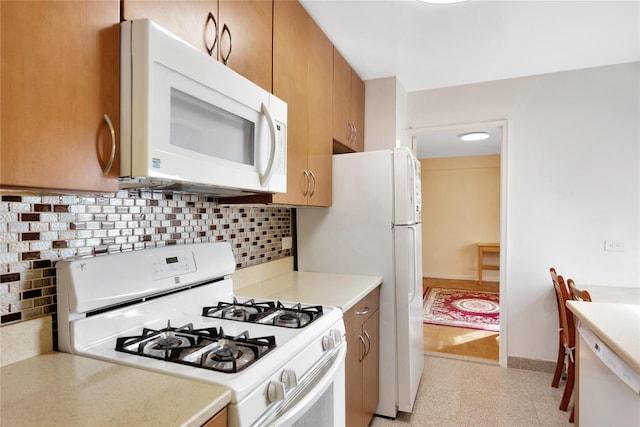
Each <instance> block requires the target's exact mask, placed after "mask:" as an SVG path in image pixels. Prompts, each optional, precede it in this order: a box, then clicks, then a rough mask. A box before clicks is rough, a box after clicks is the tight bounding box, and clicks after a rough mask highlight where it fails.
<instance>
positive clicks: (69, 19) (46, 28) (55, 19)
mask: <svg viewBox="0 0 640 427" xmlns="http://www.w3.org/2000/svg"><path fill="white" fill-rule="evenodd" d="M0 15H1V63H2V82H1V91H2V92H1V95H0V96H1V100H0V102H1V104H2V111H1V113H0V114H1V115H0V128H1V131H0V138H1V139H0V159H1V160H0V186H1V187H2V188H16V187H18V188H34V189H47V190H64V191H88V192H114V191H117V189H118V180H117V177H118V174H119V161H118V158H119V152H113V151H112V149H113V148H114V147H115V148H116V149H117V143H114V141H113V140H112V138H111V132H110V129H109V127H108V124H107V121H106V120H105V119H104V115H105V114H106V115H107V116H108V117H109V120H110V121H111V123H112V125H113V129H114V130H115V137H116V139H117V137H118V135H119V132H118V130H119V108H120V105H119V99H120V96H119V93H120V92H119V91H120V89H119V77H120V75H119V66H120V65H119V64H120V36H119V35H120V30H119V27H118V23H119V20H120V3H119V2H118V0H108V1H99V2H93V1H50V2H40V1H2V2H0ZM112 154H113V155H114V161H113V164H112V166H111V168H110V171H109V172H108V173H107V174H106V175H105V174H104V173H103V169H104V168H105V166H106V165H107V163H108V161H109V158H110V156H111V155H112Z"/></svg>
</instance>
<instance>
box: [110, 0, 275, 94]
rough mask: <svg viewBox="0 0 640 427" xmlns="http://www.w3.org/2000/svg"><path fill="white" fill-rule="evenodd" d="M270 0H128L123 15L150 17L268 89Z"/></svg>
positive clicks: (269, 74) (270, 64)
mask: <svg viewBox="0 0 640 427" xmlns="http://www.w3.org/2000/svg"><path fill="white" fill-rule="evenodd" d="M272 11H273V7H272V2H271V1H237V0H235V1H234V0H220V1H217V0H178V1H176V0H150V1H148V0H124V1H123V2H122V18H123V19H125V20H133V19H143V18H147V19H151V20H152V21H154V22H156V23H157V24H158V25H160V26H162V27H164V28H166V29H167V30H169V31H171V32H172V33H174V34H175V35H176V36H178V37H180V38H181V39H183V40H184V41H186V42H187V43H189V44H191V45H192V46H194V47H196V48H197V49H199V50H201V51H203V52H204V53H207V54H208V55H210V56H212V57H214V58H216V59H217V60H218V61H220V62H222V63H224V64H225V65H227V66H228V67H229V68H231V69H233V70H235V71H237V72H238V73H239V74H241V75H243V76H244V77H246V78H248V79H249V80H251V81H252V82H254V83H255V84H257V85H258V86H260V87H262V88H263V89H265V90H266V91H268V92H271V91H272V83H271V82H272V56H273V55H272V52H273V43H272V20H273V15H272Z"/></svg>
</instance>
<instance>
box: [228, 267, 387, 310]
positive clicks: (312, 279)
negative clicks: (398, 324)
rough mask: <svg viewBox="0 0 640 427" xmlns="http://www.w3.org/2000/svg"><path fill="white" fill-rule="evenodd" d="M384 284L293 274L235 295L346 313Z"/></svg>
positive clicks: (372, 278) (356, 277)
mask: <svg viewBox="0 0 640 427" xmlns="http://www.w3.org/2000/svg"><path fill="white" fill-rule="evenodd" d="M381 283H382V277H381V276H359V275H350V274H331V273H312V272H304V271H291V272H287V273H284V274H281V275H279V276H275V277H272V278H270V279H267V280H263V281H260V282H258V283H254V284H251V285H248V286H244V287H241V288H236V289H235V290H234V292H235V294H236V295H238V296H242V297H253V298H265V299H267V298H268V299H276V300H281V301H295V302H303V303H306V304H318V305H329V306H334V307H339V308H340V309H342V311H343V312H346V311H347V310H349V309H350V308H351V307H353V305H355V304H356V303H357V302H358V301H360V300H361V299H362V298H363V297H365V296H366V295H367V294H368V293H369V292H371V291H372V290H373V289H375V288H376V287H378V286H379V285H380V284H381Z"/></svg>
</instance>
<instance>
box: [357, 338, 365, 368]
mask: <svg viewBox="0 0 640 427" xmlns="http://www.w3.org/2000/svg"><path fill="white" fill-rule="evenodd" d="M358 339H359V340H360V342H361V343H362V347H360V348H361V350H360V355H359V358H358V362H362V361H363V360H364V358H365V356H366V355H367V354H366V348H367V345H366V344H365V343H364V338H362V335H358ZM363 351H364V352H365V353H364V354H363Z"/></svg>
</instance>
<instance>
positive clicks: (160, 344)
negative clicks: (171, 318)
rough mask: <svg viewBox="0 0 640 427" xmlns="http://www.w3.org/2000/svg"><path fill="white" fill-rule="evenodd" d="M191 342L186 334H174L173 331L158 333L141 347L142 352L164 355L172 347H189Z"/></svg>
mask: <svg viewBox="0 0 640 427" xmlns="http://www.w3.org/2000/svg"><path fill="white" fill-rule="evenodd" d="M192 344H193V342H192V340H190V339H189V337H186V336H180V335H177V336H176V334H175V332H174V331H167V332H162V333H160V334H159V335H158V336H157V338H156V339H152V340H151V341H149V342H147V343H146V344H145V345H144V347H143V348H142V352H143V353H144V354H149V355H152V356H159V357H163V358H164V357H165V355H166V354H167V352H169V351H171V349H174V348H182V347H189V346H191V345H192Z"/></svg>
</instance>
